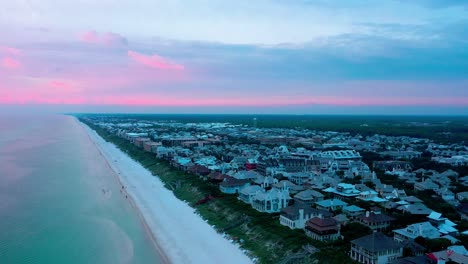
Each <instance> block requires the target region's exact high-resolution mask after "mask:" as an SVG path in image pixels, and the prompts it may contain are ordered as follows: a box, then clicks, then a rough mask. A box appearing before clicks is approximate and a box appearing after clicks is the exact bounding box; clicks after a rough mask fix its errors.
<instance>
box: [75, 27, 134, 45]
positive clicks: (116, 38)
mask: <svg viewBox="0 0 468 264" xmlns="http://www.w3.org/2000/svg"><path fill="white" fill-rule="evenodd" d="M79 39H80V40H81V41H82V42H86V43H91V44H98V45H105V46H109V47H110V46H126V45H127V43H128V41H127V39H126V38H124V37H123V36H121V35H119V34H116V33H112V32H106V33H98V32H96V31H94V30H91V31H86V32H83V33H81V34H80V35H79Z"/></svg>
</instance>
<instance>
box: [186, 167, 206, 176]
mask: <svg viewBox="0 0 468 264" xmlns="http://www.w3.org/2000/svg"><path fill="white" fill-rule="evenodd" d="M187 171H188V172H190V173H192V174H195V175H198V176H207V175H208V174H210V172H211V171H210V169H208V168H207V167H205V166H202V165H197V164H195V165H193V166H191V167H189V168H188V169H187Z"/></svg>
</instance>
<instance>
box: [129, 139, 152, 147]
mask: <svg viewBox="0 0 468 264" xmlns="http://www.w3.org/2000/svg"><path fill="white" fill-rule="evenodd" d="M150 141H151V139H149V138H143V137H138V138H135V139H134V141H133V144H135V146H137V147H139V148H143V144H144V143H145V142H150Z"/></svg>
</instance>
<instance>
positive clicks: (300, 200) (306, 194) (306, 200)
mask: <svg viewBox="0 0 468 264" xmlns="http://www.w3.org/2000/svg"><path fill="white" fill-rule="evenodd" d="M323 197H324V195H323V194H321V193H320V192H318V191H315V190H312V189H308V190H304V191H302V192H299V193H297V194H296V195H295V196H294V202H295V203H297V204H303V205H305V206H308V207H311V206H312V205H313V204H314V203H315V202H317V201H322V200H323Z"/></svg>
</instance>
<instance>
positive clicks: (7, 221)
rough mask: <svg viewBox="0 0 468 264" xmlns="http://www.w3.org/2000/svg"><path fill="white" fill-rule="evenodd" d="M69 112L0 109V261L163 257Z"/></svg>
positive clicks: (111, 260) (124, 260)
mask: <svg viewBox="0 0 468 264" xmlns="http://www.w3.org/2000/svg"><path fill="white" fill-rule="evenodd" d="M120 188H121V186H120V185H119V183H118V181H117V179H116V176H115V175H114V174H113V171H112V170H111V169H110V168H109V167H108V166H107V163H106V160H105V159H104V158H103V157H102V156H101V155H100V153H99V151H98V150H97V148H96V147H95V146H94V143H93V142H92V141H91V140H90V139H89V138H88V135H87V133H86V131H85V130H84V128H83V127H81V126H80V125H79V124H78V122H76V121H75V120H74V118H73V117H71V116H64V115H50V116H28V117H27V116H17V117H0V263H1V264H10V263H11V264H21V263H67V264H73V263H80V264H83V263H86V264H87V263H90V264H93V263H99V264H106V263H112V264H114V263H143V264H144V263H161V262H162V261H161V259H162V258H161V257H160V256H159V255H158V254H157V251H156V250H155V248H154V247H153V243H152V241H151V238H150V236H149V235H148V234H147V232H145V228H144V225H143V224H142V222H141V221H140V219H139V218H138V216H137V212H136V211H135V209H134V208H132V206H131V205H130V203H129V202H128V200H127V199H126V198H125V195H124V194H122V193H121V192H120Z"/></svg>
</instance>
